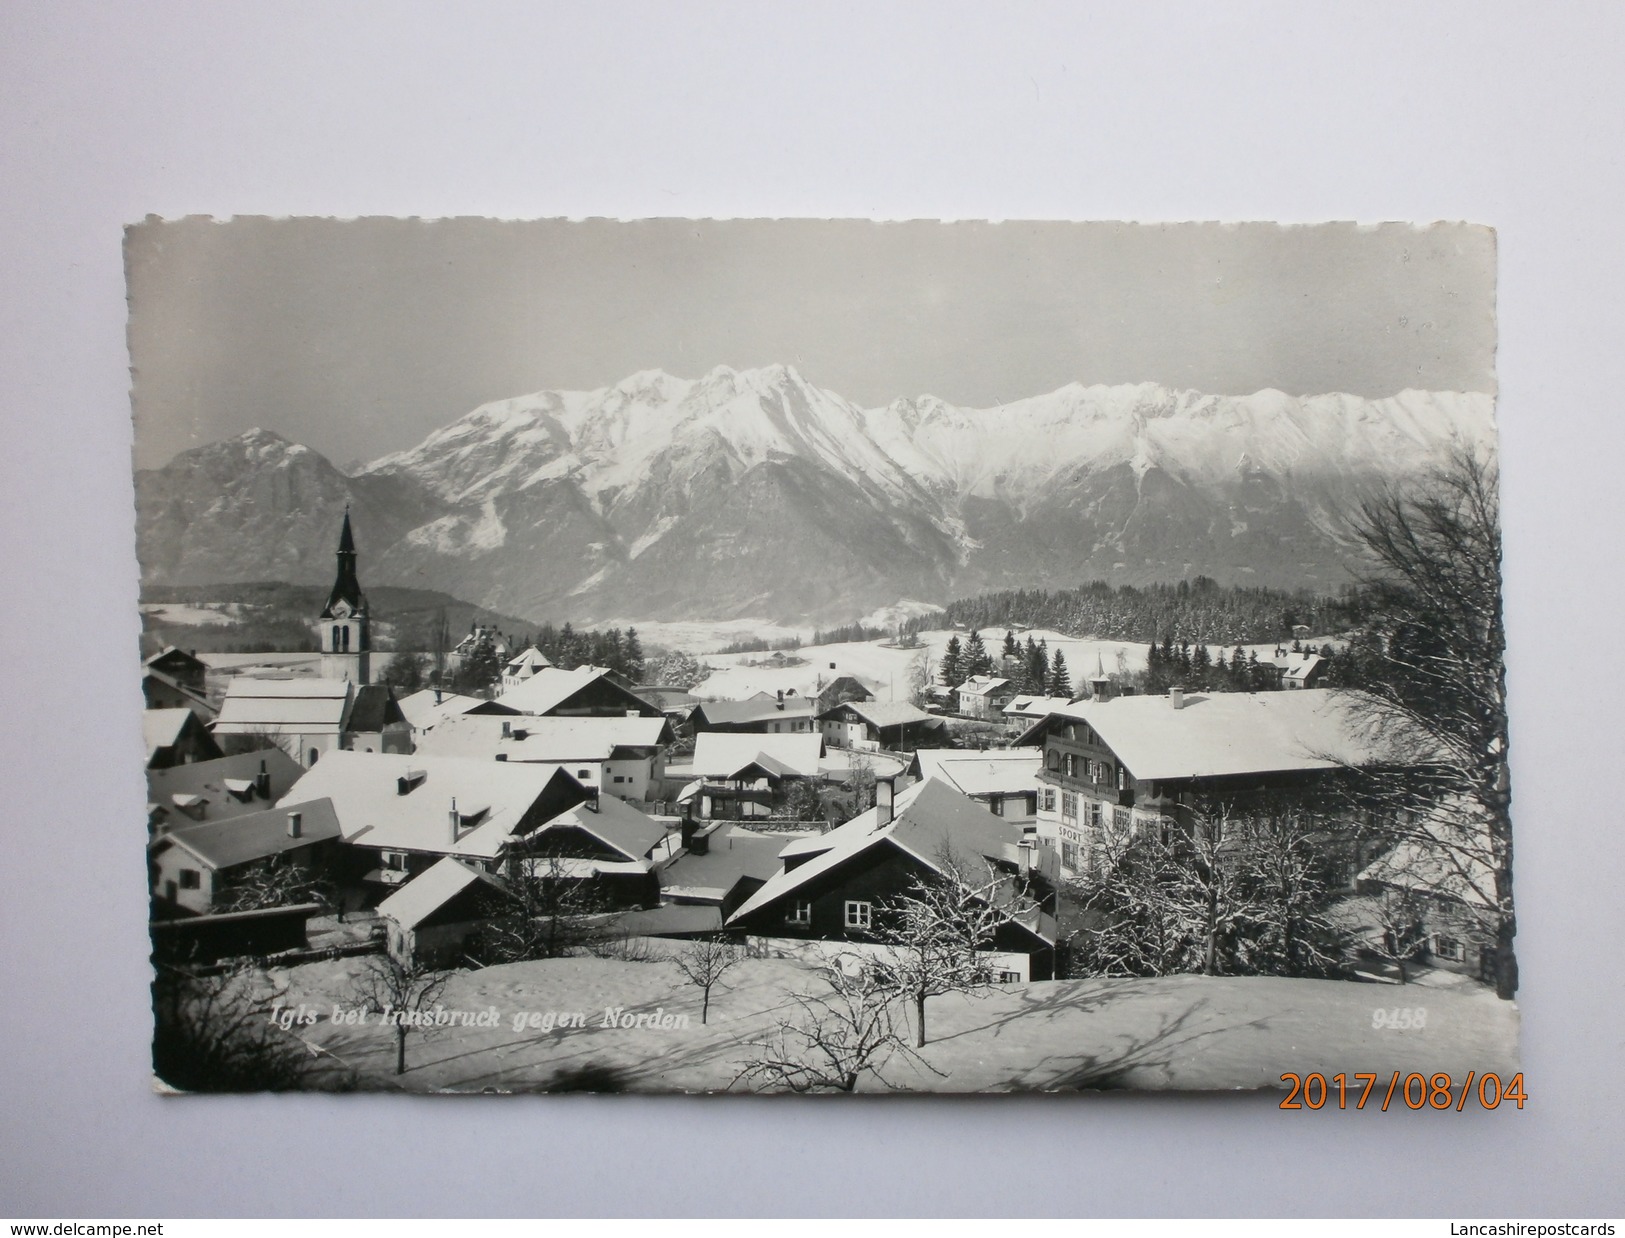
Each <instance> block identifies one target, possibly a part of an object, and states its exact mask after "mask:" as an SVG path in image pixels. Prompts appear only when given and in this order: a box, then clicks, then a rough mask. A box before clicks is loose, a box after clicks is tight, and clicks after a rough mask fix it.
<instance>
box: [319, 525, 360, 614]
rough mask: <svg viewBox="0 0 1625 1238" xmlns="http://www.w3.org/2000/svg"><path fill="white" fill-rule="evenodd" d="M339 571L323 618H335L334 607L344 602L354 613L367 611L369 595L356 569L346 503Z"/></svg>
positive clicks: (323, 611)
mask: <svg viewBox="0 0 1625 1238" xmlns="http://www.w3.org/2000/svg"><path fill="white" fill-rule="evenodd" d="M337 557H338V572H337V574H336V575H335V576H334V578H333V591H332V592H331V593H329V594H328V595H327V605H326V606H325V607H323V608H322V615H321V617H322V618H323V619H331V618H333V608H334V607H335V606H337V605H338V604H339V603H340V602H343V603H344V604H345V605H346V606H347V607H349V610H350V612H351V613H352V614H361V615H364V614H366V613H367V597H366V594H364V593H362V592H361V581H360V579H359V578H358V577H357V576H356V570H355V560H356V553H355V535H354V534H353V533H352V532H351V531H350V505H349V504H348V503H346V504H345V505H344V525H343V527H342V528H341V529H340V530H339V548H338V556H337Z"/></svg>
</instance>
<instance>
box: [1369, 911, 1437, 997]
mask: <svg viewBox="0 0 1625 1238" xmlns="http://www.w3.org/2000/svg"><path fill="white" fill-rule="evenodd" d="M1371 903H1372V912H1373V915H1374V917H1375V920H1376V923H1375V924H1374V925H1373V926H1372V927H1374V928H1375V929H1376V930H1377V932H1376V935H1375V936H1374V937H1371V938H1369V939H1368V940H1367V941H1366V942H1365V943H1364V945H1365V946H1366V948H1367V949H1368V950H1370V951H1371V952H1372V953H1373V954H1375V955H1376V956H1377V957H1378V958H1379V959H1381V960H1382V961H1383V962H1385V963H1391V964H1393V967H1394V970H1395V971H1396V972H1397V973H1398V975H1399V983H1400V984H1404V983H1406V982H1407V981H1408V980H1409V979H1410V965H1411V963H1412V962H1414V961H1415V960H1416V959H1417V958H1418V957H1419V956H1420V955H1421V953H1422V951H1423V950H1424V949H1425V948H1426V946H1427V936H1426V934H1425V933H1423V931H1422V908H1421V904H1420V903H1419V902H1418V900H1417V898H1416V896H1415V895H1413V894H1412V893H1411V892H1410V891H1408V890H1397V889H1385V890H1384V891H1383V892H1382V893H1381V894H1379V895H1377V896H1376V897H1375V898H1373V899H1372V900H1371Z"/></svg>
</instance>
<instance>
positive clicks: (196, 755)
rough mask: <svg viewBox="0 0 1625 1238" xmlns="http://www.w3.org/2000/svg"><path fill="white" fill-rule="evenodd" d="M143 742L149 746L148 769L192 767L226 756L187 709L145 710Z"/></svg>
mask: <svg viewBox="0 0 1625 1238" xmlns="http://www.w3.org/2000/svg"><path fill="white" fill-rule="evenodd" d="M141 738H142V739H143V740H145V741H146V745H147V768H148V769H169V768H170V767H171V766H175V765H192V764H194V763H196V762H198V761H212V760H214V759H215V758H216V757H218V756H220V755H222V754H221V752H220V745H219V744H217V743H215V741H214V736H212V735H210V734H209V732H208V729H207V728H206V727H205V726H204V725H203V723H201V722H200V721H198V716H197V715H196V714H195V713H193V712H192V711H191V710H190V709H186V708H185V707H178V708H175V709H148V710H145V711H144V712H143V713H142V715H141Z"/></svg>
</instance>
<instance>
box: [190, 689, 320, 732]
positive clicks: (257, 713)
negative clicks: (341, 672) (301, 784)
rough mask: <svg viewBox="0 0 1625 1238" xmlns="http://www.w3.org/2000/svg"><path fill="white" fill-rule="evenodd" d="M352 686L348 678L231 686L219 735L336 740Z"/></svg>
mask: <svg viewBox="0 0 1625 1238" xmlns="http://www.w3.org/2000/svg"><path fill="white" fill-rule="evenodd" d="M350 693H351V685H350V683H349V681H347V680H343V679H252V678H249V677H248V676H238V677H237V678H236V679H233V680H232V681H231V682H230V683H228V684H227V685H226V697H225V700H223V701H222V702H221V703H220V716H219V717H218V718H217V719H216V721H215V724H214V730H215V734H216V735H241V734H246V733H252V732H264V733H266V734H270V735H276V734H282V733H295V734H300V735H337V734H339V733H340V732H342V731H343V729H344V721H345V715H346V714H347V713H348V711H349V708H350V699H351V697H350Z"/></svg>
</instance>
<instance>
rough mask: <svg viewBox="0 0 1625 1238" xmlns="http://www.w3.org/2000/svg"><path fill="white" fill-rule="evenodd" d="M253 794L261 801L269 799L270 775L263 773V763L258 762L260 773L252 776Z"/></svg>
mask: <svg viewBox="0 0 1625 1238" xmlns="http://www.w3.org/2000/svg"><path fill="white" fill-rule="evenodd" d="M254 794H255V795H257V796H259V797H260V798H261V799H262V800H268V799H270V798H271V775H270V774H268V773H266V772H265V762H264V761H261V762H260V772H259V773H258V774H256V775H254Z"/></svg>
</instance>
